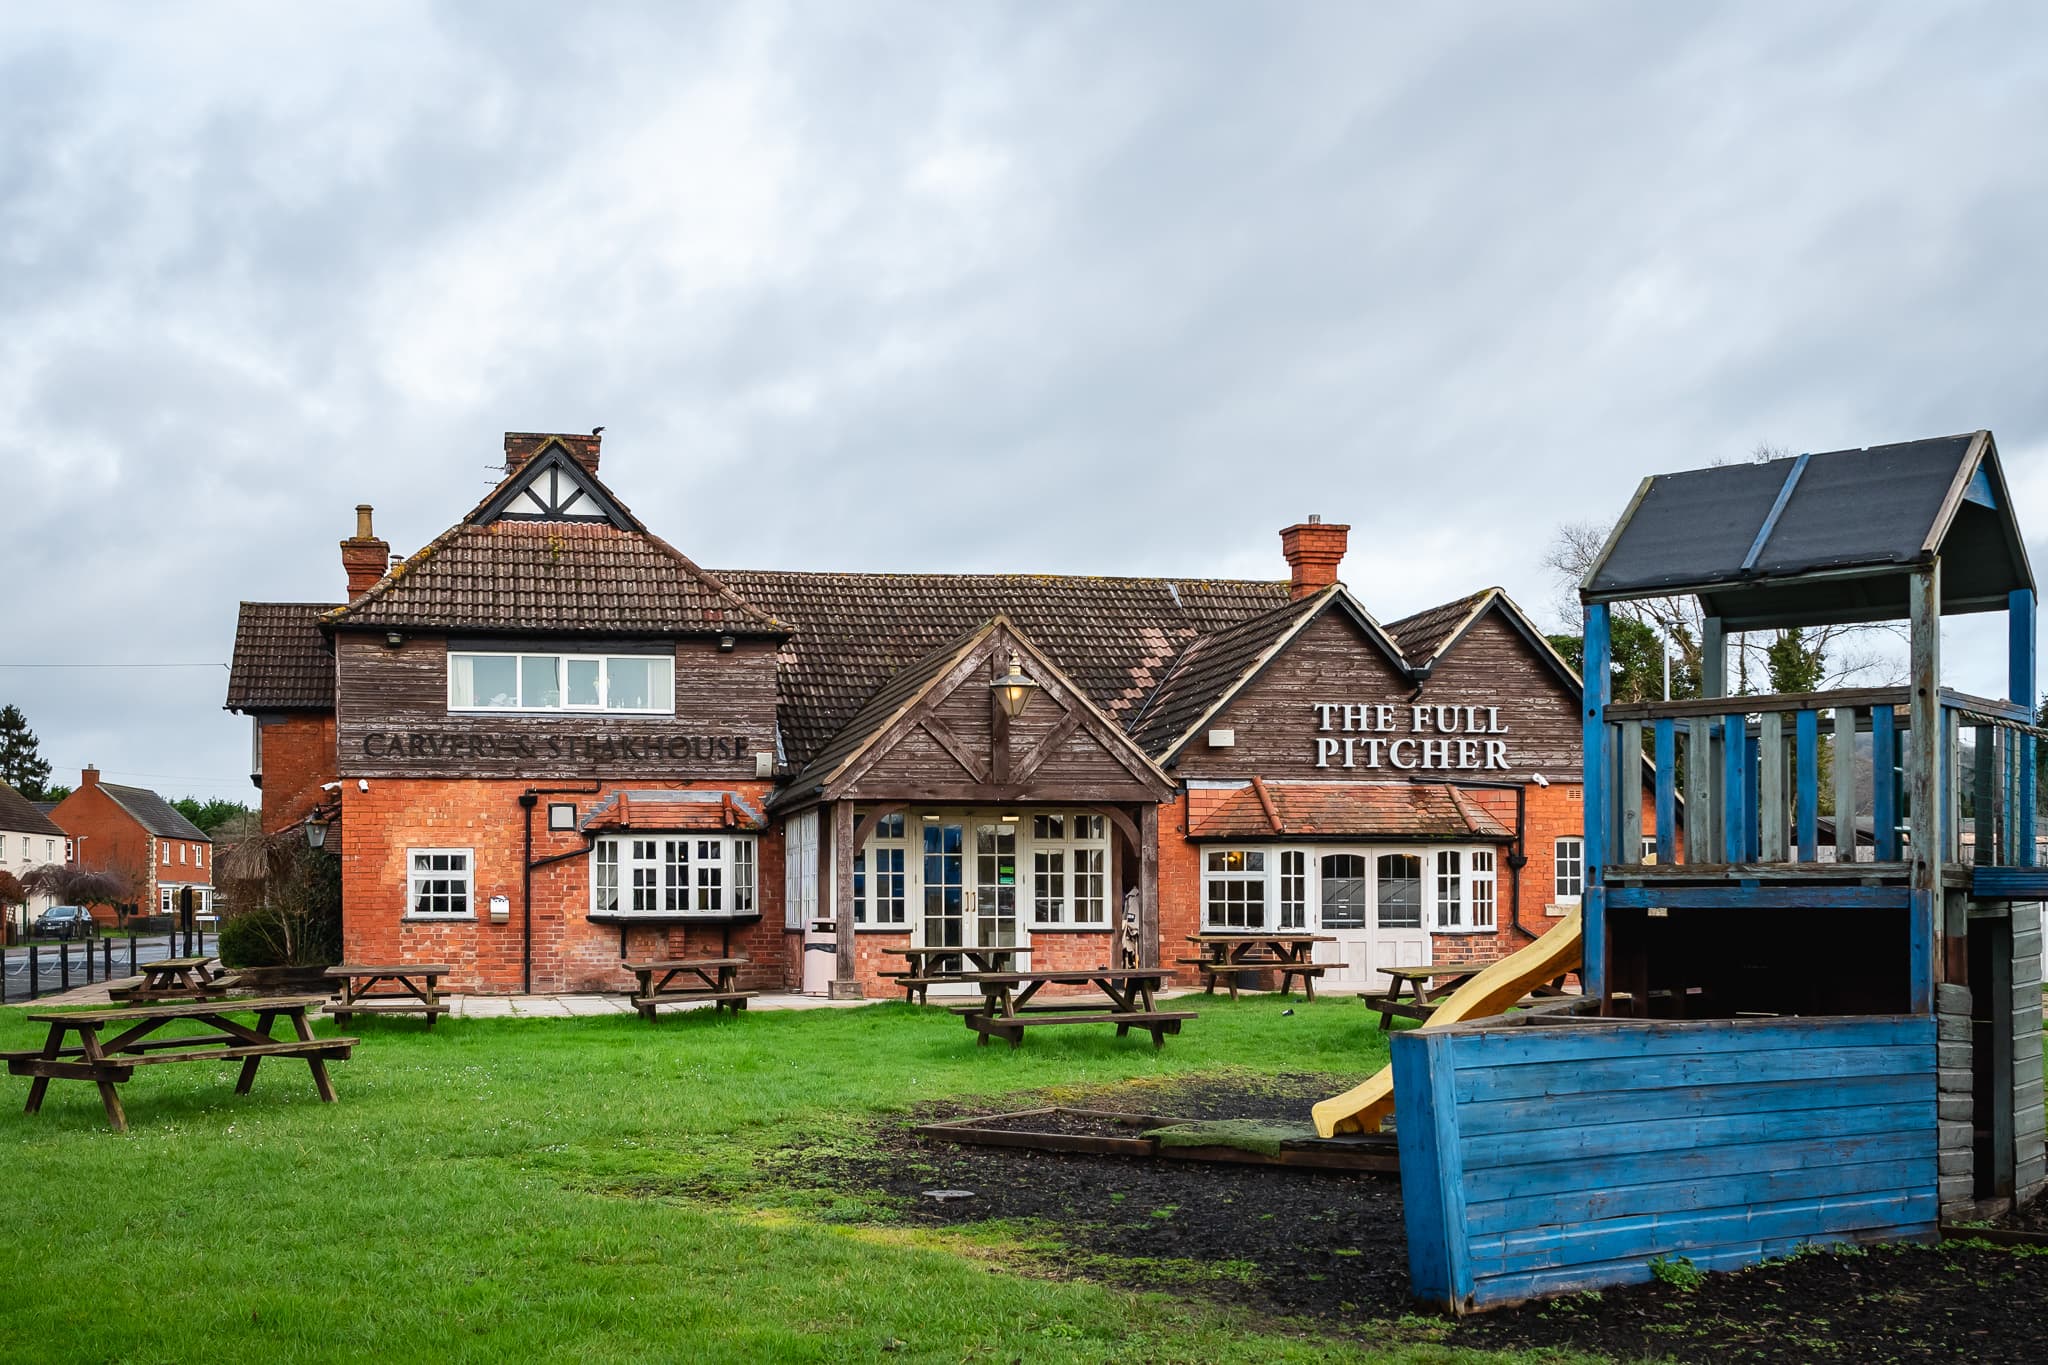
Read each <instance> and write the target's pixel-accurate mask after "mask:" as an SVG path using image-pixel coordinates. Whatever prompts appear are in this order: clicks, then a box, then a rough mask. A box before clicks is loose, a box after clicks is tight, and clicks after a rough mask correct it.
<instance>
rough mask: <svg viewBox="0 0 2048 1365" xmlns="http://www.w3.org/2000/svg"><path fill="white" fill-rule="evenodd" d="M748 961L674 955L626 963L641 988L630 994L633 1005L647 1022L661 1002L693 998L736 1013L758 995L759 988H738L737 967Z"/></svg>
mask: <svg viewBox="0 0 2048 1365" xmlns="http://www.w3.org/2000/svg"><path fill="white" fill-rule="evenodd" d="M747 962H748V959H746V958H744V957H674V958H660V959H657V960H655V961H653V962H628V963H627V964H626V970H627V971H629V972H631V973H633V975H634V976H636V977H638V978H639V979H640V989H639V991H638V993H636V994H635V995H634V996H633V1008H634V1009H636V1010H639V1011H640V1017H641V1018H642V1019H646V1020H648V1021H650V1022H652V1021H653V1019H654V1017H655V1012H656V1011H657V1010H659V1009H660V1008H661V1007H662V1006H663V1005H675V1004H684V1003H687V1002H689V1001H692V1000H709V1001H710V1002H711V1008H712V1012H713V1013H716V1012H717V1011H719V1010H731V1011H732V1012H733V1013H735V1014H737V1013H739V1012H740V1011H741V1010H743V1009H745V1008H746V1007H747V1002H748V1001H749V1000H751V999H753V998H754V997H755V996H757V995H759V994H760V992H759V991H743V990H741V989H740V988H739V974H740V968H742V967H744V966H746V965H747ZM678 981H680V982H681V984H680V985H679V984H677V983H678Z"/></svg>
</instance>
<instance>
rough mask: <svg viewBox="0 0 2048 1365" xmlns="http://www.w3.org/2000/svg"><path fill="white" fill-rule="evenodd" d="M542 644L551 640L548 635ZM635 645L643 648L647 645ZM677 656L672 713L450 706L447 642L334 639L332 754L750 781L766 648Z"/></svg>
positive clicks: (402, 764) (365, 765)
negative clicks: (391, 643)
mask: <svg viewBox="0 0 2048 1365" xmlns="http://www.w3.org/2000/svg"><path fill="white" fill-rule="evenodd" d="M548 643H549V645H550V646H552V645H554V644H556V643H559V642H556V641H552V640H551V641H549V642H548ZM642 643H643V647H644V642H642ZM664 647H665V648H673V649H674V651H675V661H676V664H675V714H674V715H672V716H670V715H646V714H635V713H603V712H577V711H550V712H540V713H523V714H520V713H504V712H458V713H453V714H451V713H450V712H449V709H448V646H447V641H446V640H445V639H444V638H442V637H438V636H418V635H415V636H411V637H408V638H407V639H406V640H405V641H404V642H403V643H402V644H400V645H399V646H397V647H396V648H393V647H391V646H389V645H388V644H387V643H386V641H385V638H384V636H383V635H382V634H375V635H364V634H357V633H353V632H341V633H339V634H338V635H337V636H336V638H335V664H336V674H337V689H336V690H337V695H336V707H335V710H336V716H337V721H338V724H337V749H338V758H339V764H338V766H339V770H340V775H341V776H343V777H513V778H617V779H624V778H637V777H644V778H648V779H651V780H660V781H688V780H697V779H710V780H728V781H741V780H748V781H750V780H753V779H754V777H755V774H756V768H755V764H756V759H755V755H756V754H760V753H768V754H772V753H774V751H775V651H774V646H773V645H772V644H771V643H769V642H766V641H760V640H752V639H746V640H741V641H739V642H738V644H737V646H736V647H735V648H734V649H732V650H730V651H726V652H721V651H720V650H719V649H718V647H717V645H716V643H715V642H714V641H711V640H685V641H679V642H676V643H674V644H673V645H672V646H671V645H664Z"/></svg>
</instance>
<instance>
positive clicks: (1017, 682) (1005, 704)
mask: <svg viewBox="0 0 2048 1365" xmlns="http://www.w3.org/2000/svg"><path fill="white" fill-rule="evenodd" d="M989 687H990V688H991V689H993V690H994V692H995V694H996V700H997V701H998V702H999V703H1001V705H1002V708H1003V714H1004V715H1006V716H1008V717H1009V718H1010V719H1011V720H1015V719H1017V717H1019V716H1021V715H1023V714H1024V708H1025V707H1026V706H1028V705H1030V704H1031V694H1032V693H1033V692H1036V691H1037V690H1038V684H1037V683H1035V682H1033V681H1032V680H1031V679H1030V678H1028V677H1026V676H1025V675H1024V664H1023V661H1022V660H1020V659H1019V658H1018V657H1017V651H1016V650H1014V649H1013V650H1011V651H1010V671H1009V672H1007V673H1005V674H1003V675H1002V676H1000V677H998V678H997V679H995V681H993V682H991V683H990V684H989Z"/></svg>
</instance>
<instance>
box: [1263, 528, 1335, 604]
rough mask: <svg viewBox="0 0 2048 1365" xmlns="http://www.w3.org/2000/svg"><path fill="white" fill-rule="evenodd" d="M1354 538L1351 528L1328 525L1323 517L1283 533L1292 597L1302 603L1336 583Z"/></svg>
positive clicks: (1281, 538) (1282, 542)
mask: <svg viewBox="0 0 2048 1365" xmlns="http://www.w3.org/2000/svg"><path fill="white" fill-rule="evenodd" d="M1350 539H1351V528H1350V527H1349V526H1337V525H1325V524H1324V522H1323V519H1322V518H1321V517H1320V516H1311V517H1310V518H1309V519H1308V520H1307V521H1305V522H1300V523H1298V524H1296V525H1293V526H1289V527H1288V528H1286V529H1285V530H1283V531H1282V532H1281V533H1280V553H1281V554H1283V555H1285V556H1286V558H1287V569H1288V594H1287V595H1288V597H1289V598H1290V599H1297V600H1298V599H1300V598H1303V597H1307V596H1310V595H1311V594H1313V593H1318V592H1321V591H1322V590H1323V589H1324V588H1327V587H1329V586H1330V585H1331V584H1332V583H1335V582H1336V581H1337V569H1338V566H1339V565H1341V564H1342V563H1343V562H1344V550H1345V547H1346V545H1348V544H1349V543H1350Z"/></svg>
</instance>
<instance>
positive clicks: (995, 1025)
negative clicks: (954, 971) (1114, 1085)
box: [962, 967, 1195, 1048]
mask: <svg viewBox="0 0 2048 1365" xmlns="http://www.w3.org/2000/svg"><path fill="white" fill-rule="evenodd" d="M1169 975H1171V973H1168V972H1165V971H1162V970H1160V969H1158V968H1156V967H1123V968H1111V967H1092V968H1080V969H1070V970H1065V971H1043V972H972V973H968V974H966V975H965V976H964V977H963V978H962V979H963V980H968V981H972V982H974V983H975V984H976V985H977V986H979V987H981V1003H980V1004H979V1005H974V1006H970V1007H968V1008H967V1009H965V1010H964V1011H962V1014H963V1017H964V1018H965V1019H966V1022H967V1027H969V1028H971V1029H973V1030H974V1031H975V1032H976V1033H977V1034H979V1035H980V1036H979V1037H978V1038H977V1039H976V1040H975V1046H976V1047H987V1046H988V1040H989V1036H990V1035H991V1034H994V1035H997V1036H999V1037H1003V1038H1007V1039H1008V1040H1009V1042H1010V1046H1011V1047H1013V1048H1014V1047H1016V1046H1017V1044H1018V1043H1020V1042H1022V1041H1023V1039H1024V1030H1025V1029H1026V1028H1029V1027H1032V1026H1034V1025H1045V1024H1115V1025H1116V1036H1117V1037H1119V1038H1121V1037H1123V1036H1124V1035H1125V1034H1127V1033H1129V1032H1130V1031H1131V1030H1132V1029H1133V1028H1139V1029H1143V1030H1145V1031H1146V1032H1148V1033H1150V1034H1151V1035H1152V1046H1153V1047H1164V1046H1165V1045H1166V1035H1167V1034H1169V1033H1179V1032H1180V1025H1181V1021H1182V1020H1183V1019H1192V1018H1194V1017H1195V1015H1194V1013H1193V1012H1192V1011H1172V1010H1162V1009H1160V1008H1159V1007H1158V1005H1157V1004H1155V1003H1154V1001H1153V993H1154V992H1155V991H1157V990H1159V989H1160V988H1161V987H1162V986H1164V985H1165V984H1166V980H1167V978H1168V976H1169ZM1047 986H1093V987H1095V989H1097V990H1098V991H1101V992H1102V993H1103V994H1104V995H1106V996H1108V997H1109V1005H1108V1007H1107V1008H1105V1007H1104V1006H1102V1005H1101V1004H1100V1003H1097V1002H1094V1001H1081V1002H1073V1003H1065V1004H1057V1005H1035V1004H1033V1003H1031V1002H1032V998H1033V997H1034V996H1036V995H1037V994H1038V992H1039V991H1040V990H1042V989H1043V988H1045V987H1047Z"/></svg>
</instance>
